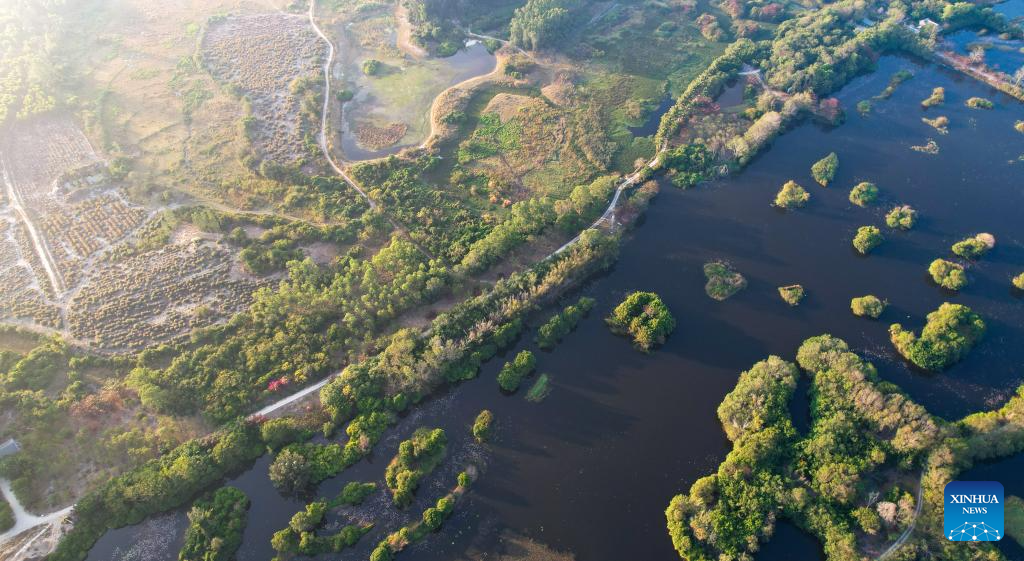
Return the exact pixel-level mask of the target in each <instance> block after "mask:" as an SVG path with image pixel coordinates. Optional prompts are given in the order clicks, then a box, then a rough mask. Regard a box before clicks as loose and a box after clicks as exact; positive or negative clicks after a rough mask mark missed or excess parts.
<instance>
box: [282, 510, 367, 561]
mask: <svg viewBox="0 0 1024 561" xmlns="http://www.w3.org/2000/svg"><path fill="white" fill-rule="evenodd" d="M330 509H331V506H330V505H329V504H328V503H327V502H326V501H323V500H320V501H316V502H312V503H309V504H307V505H306V508H305V509H304V510H300V511H299V512H296V513H295V515H294V516H292V519H291V520H290V521H289V522H288V527H286V528H285V529H283V530H280V531H277V532H274V535H273V536H272V537H271V539H270V545H271V546H272V547H273V548H274V551H277V553H278V555H277V556H276V557H274V560H273V561H283V560H284V559H288V558H290V557H292V556H293V555H295V554H299V555H304V556H308V557H312V556H315V555H320V554H323V553H339V552H341V551H342V550H344V549H346V548H349V547H352V546H353V545H355V544H356V542H358V541H359V539H360V538H362V537H363V535H364V534H366V533H367V532H369V531H370V529H372V527H373V526H372V525H348V526H343V527H342V528H341V529H340V530H338V531H337V532H335V533H333V534H327V535H324V534H322V533H320V532H317V530H318V529H319V528H320V527H321V526H323V524H324V522H325V518H326V515H327V512H328V511H329V510H330Z"/></svg>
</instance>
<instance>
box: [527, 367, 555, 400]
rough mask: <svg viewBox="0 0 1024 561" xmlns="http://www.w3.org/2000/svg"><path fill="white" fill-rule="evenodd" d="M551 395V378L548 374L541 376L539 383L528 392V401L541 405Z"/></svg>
mask: <svg viewBox="0 0 1024 561" xmlns="http://www.w3.org/2000/svg"><path fill="white" fill-rule="evenodd" d="M549 393H551V378H550V377H548V375H547V374H541V375H540V376H538V377H537V381H536V382H534V383H533V385H532V386H530V390H529V391H527V392H526V401H530V402H533V403H539V402H541V401H543V400H544V398H545V397H547V396H548V394H549Z"/></svg>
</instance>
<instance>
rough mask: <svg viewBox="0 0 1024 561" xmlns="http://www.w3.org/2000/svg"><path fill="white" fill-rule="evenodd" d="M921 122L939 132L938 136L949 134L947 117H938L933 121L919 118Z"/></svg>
mask: <svg viewBox="0 0 1024 561" xmlns="http://www.w3.org/2000/svg"><path fill="white" fill-rule="evenodd" d="M921 122H923V123H925V124H927V125H929V126H930V127H932V128H933V129H935V130H937V131H939V134H949V117H946V116H945V115H939V116H938V117H936V118H934V119H929V118H928V117H921Z"/></svg>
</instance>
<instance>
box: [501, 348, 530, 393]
mask: <svg viewBox="0 0 1024 561" xmlns="http://www.w3.org/2000/svg"><path fill="white" fill-rule="evenodd" d="M536 367H537V359H536V358H535V357H534V356H533V353H531V352H530V351H520V352H519V354H517V355H516V358H514V359H512V362H506V363H505V366H503V367H502V368H501V372H498V385H499V386H501V389H503V390H505V391H507V392H514V391H516V390H517V389H519V384H521V383H523V379H524V378H526V377H527V376H529V375H530V374H533V370H534V368H536Z"/></svg>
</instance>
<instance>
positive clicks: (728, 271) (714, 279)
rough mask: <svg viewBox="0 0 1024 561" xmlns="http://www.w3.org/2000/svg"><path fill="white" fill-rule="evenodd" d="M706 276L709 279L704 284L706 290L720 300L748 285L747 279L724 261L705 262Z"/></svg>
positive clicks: (709, 294) (712, 296)
mask: <svg viewBox="0 0 1024 561" xmlns="http://www.w3.org/2000/svg"><path fill="white" fill-rule="evenodd" d="M704 277H705V278H707V280H708V282H707V283H706V284H705V285H704V292H706V293H707V295H708V296H710V297H711V298H714V299H715V300H719V301H721V300H725V299H726V298H729V297H730V296H732V295H733V294H736V293H737V292H739V291H740V290H743V289H744V288H746V286H747V279H746V278H745V277H744V276H743V275H741V274H740V273H738V272H737V271H735V270H733V268H732V267H731V266H730V265H729V264H728V263H726V262H724V261H710V262H708V263H705V264H704Z"/></svg>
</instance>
